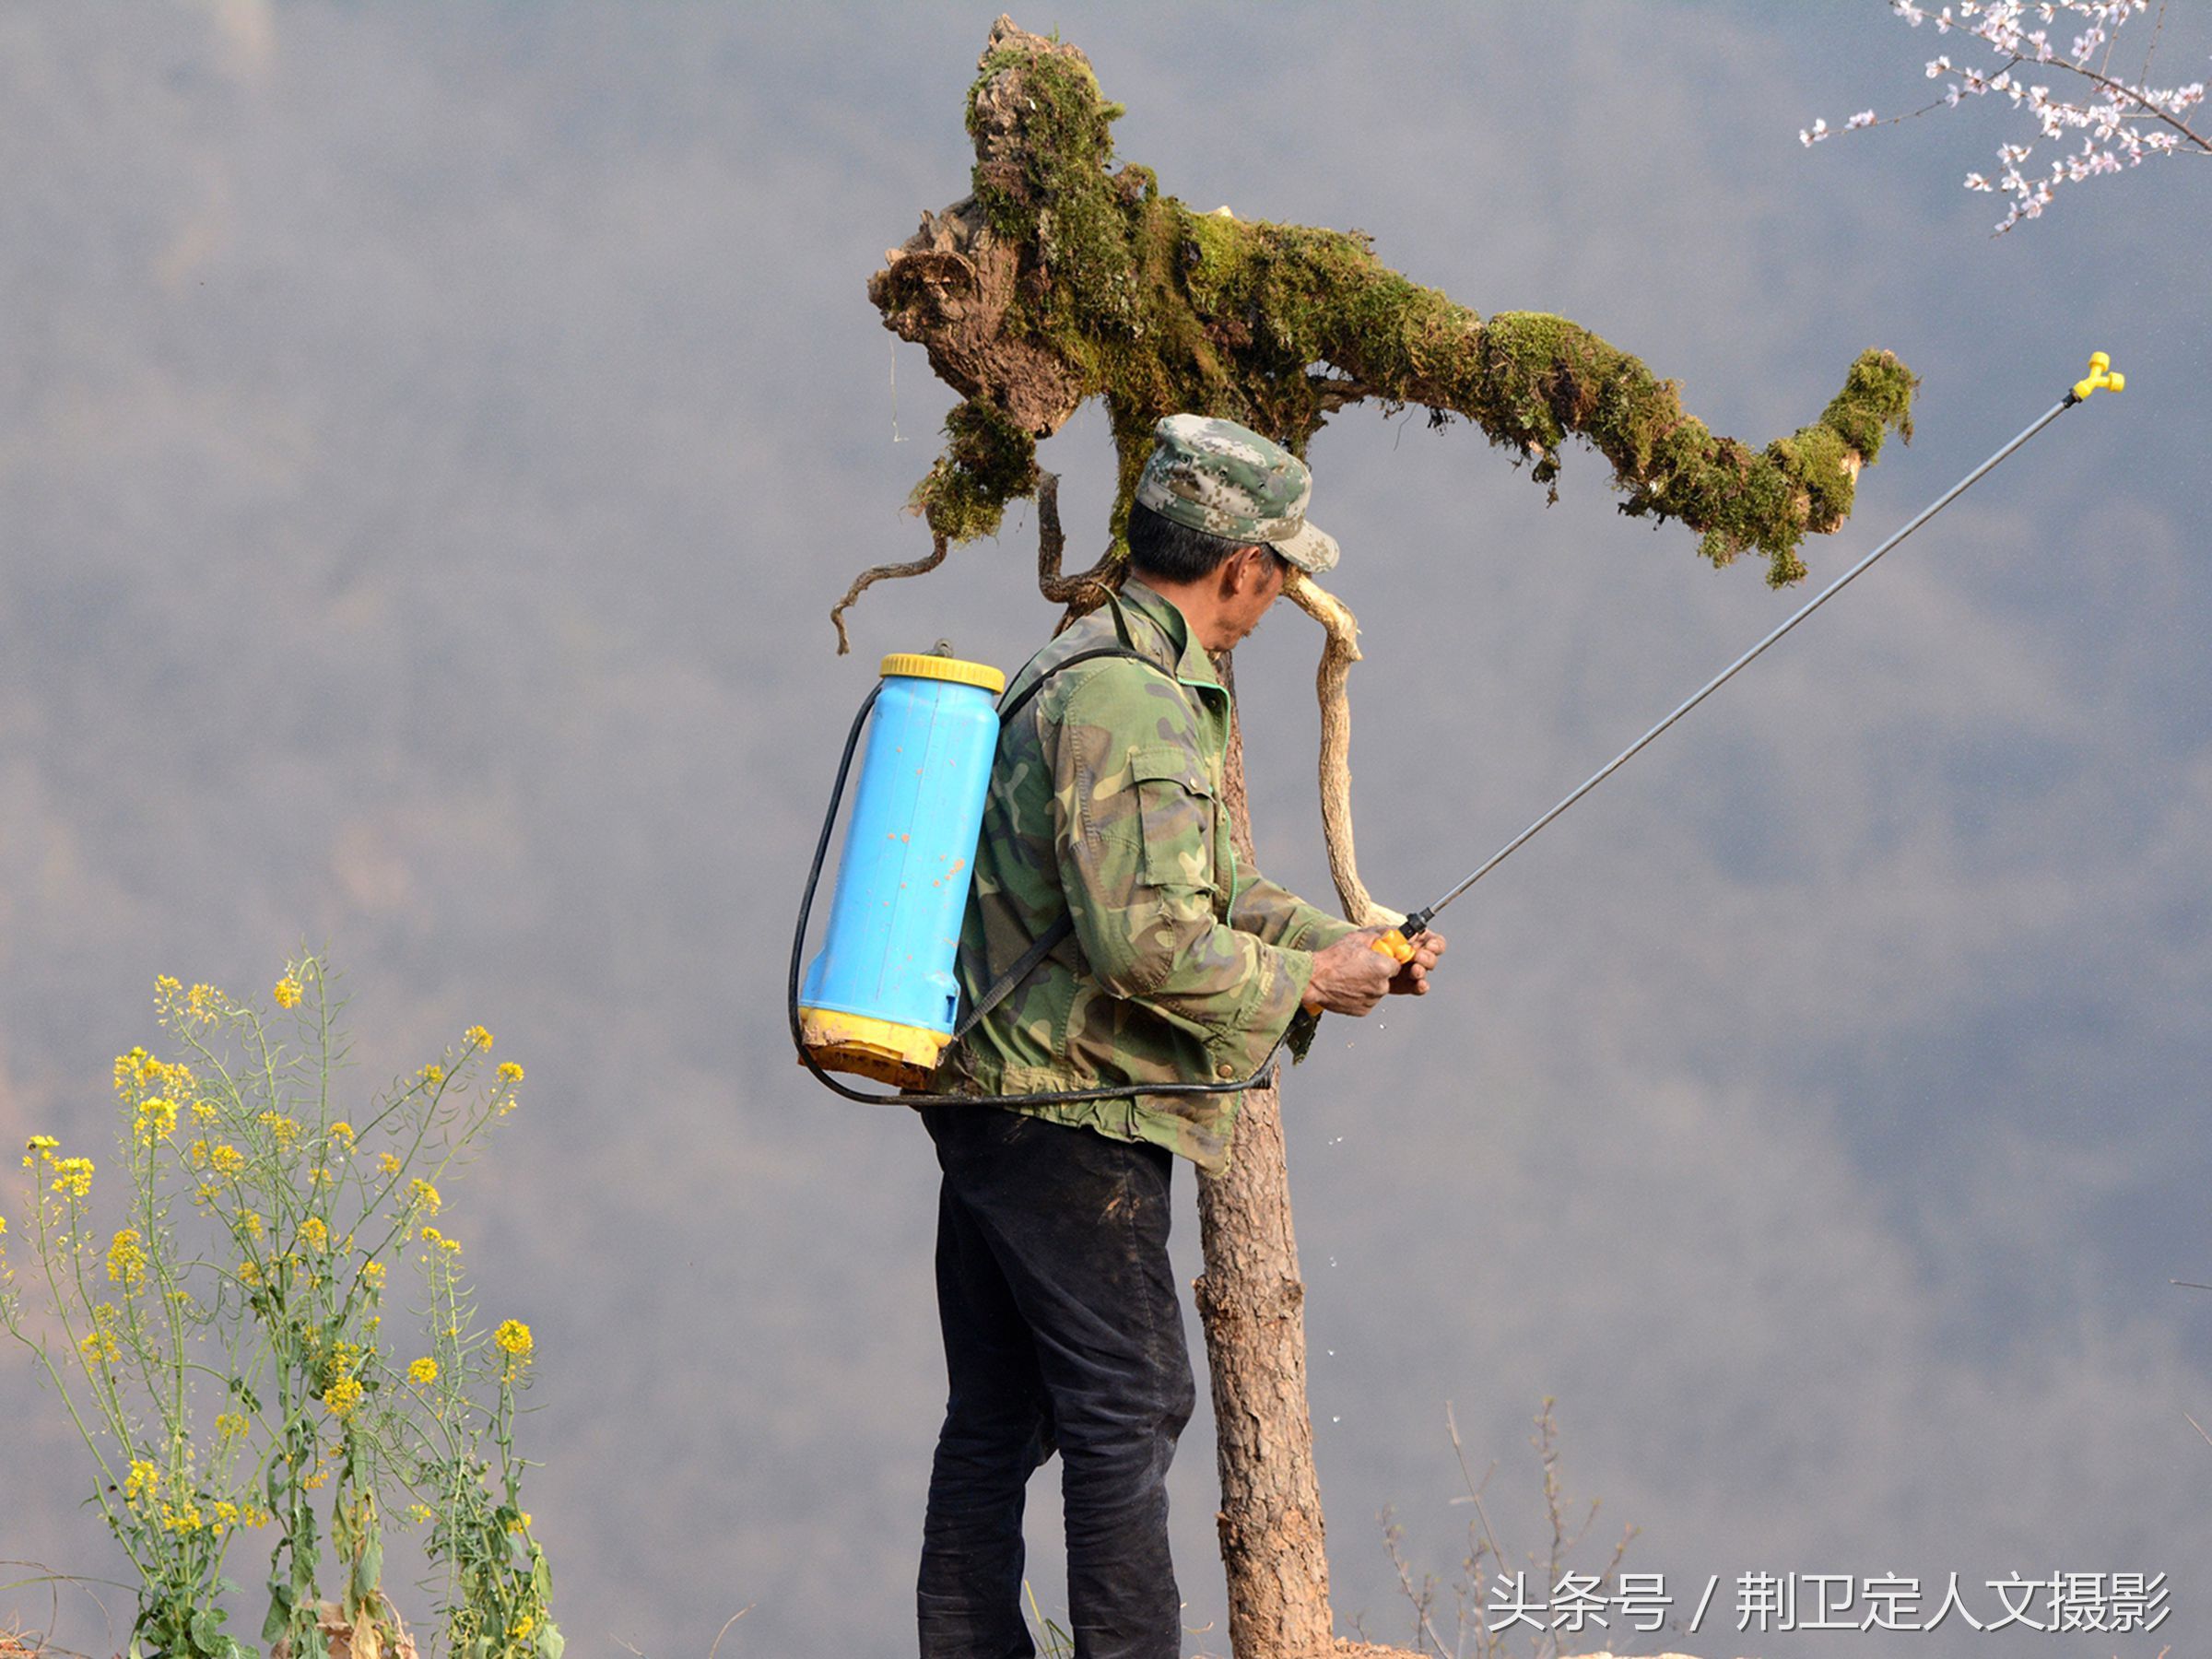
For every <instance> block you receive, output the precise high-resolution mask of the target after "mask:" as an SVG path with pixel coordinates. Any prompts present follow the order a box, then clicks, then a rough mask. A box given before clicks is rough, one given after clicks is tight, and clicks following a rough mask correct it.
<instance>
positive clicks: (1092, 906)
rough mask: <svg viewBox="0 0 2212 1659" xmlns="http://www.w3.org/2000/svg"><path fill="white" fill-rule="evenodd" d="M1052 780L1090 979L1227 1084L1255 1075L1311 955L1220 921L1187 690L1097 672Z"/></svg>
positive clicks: (1068, 708)
mask: <svg viewBox="0 0 2212 1659" xmlns="http://www.w3.org/2000/svg"><path fill="white" fill-rule="evenodd" d="M1053 802H1054V808H1053V836H1054V851H1055V852H1056V853H1057V854H1058V857H1059V863H1060V885H1061V889H1062V891H1063V893H1064V895H1065V898H1066V900H1067V906H1068V910H1069V912H1070V914H1071V915H1072V916H1073V918H1074V921H1075V934H1076V940H1077V944H1079V945H1080V946H1081V947H1082V949H1083V954H1084V956H1085V958H1086V959H1088V962H1089V964H1090V971H1091V973H1092V976H1093V977H1094V978H1095V979H1096V980H1097V981H1098V982H1099V983H1100V985H1101V986H1102V987H1103V988H1104V989H1106V990H1107V991H1108V992H1110V993H1111V994H1113V995H1115V996H1120V997H1125V998H1127V999H1129V1000H1131V1001H1134V1002H1138V1003H1141V1004H1143V1005H1145V1006H1147V1007H1148V1008H1150V1009H1152V1010H1153V1011H1154V1012H1155V1013H1157V1014H1159V1016H1160V1017H1161V1018H1164V1019H1167V1020H1168V1021H1170V1022H1171V1023H1172V1024H1174V1025H1176V1026H1179V1027H1181V1028H1182V1029H1183V1030H1186V1031H1189V1032H1190V1033H1192V1034H1193V1035H1194V1036H1195V1037H1197V1038H1198V1039H1199V1041H1201V1042H1202V1043H1203V1044H1204V1045H1205V1047H1206V1055H1207V1058H1208V1060H1209V1061H1211V1062H1212V1063H1213V1068H1214V1072H1215V1075H1216V1077H1241V1076H1243V1075H1244V1074H1246V1073H1248V1072H1250V1071H1252V1070H1253V1069H1254V1068H1255V1067H1257V1066H1258V1065H1259V1064H1260V1062H1261V1061H1262V1060H1263V1059H1264V1058H1265V1056H1266V1053H1267V1052H1268V1050H1269V1049H1271V1048H1272V1047H1273V1046H1274V1045H1275V1041H1276V1039H1277V1037H1279V1036H1280V1035H1281V1034H1282V1033H1283V1031H1284V1030H1285V1029H1286V1028H1287V1027H1288V1025H1289V1023H1290V1018H1291V1017H1292V1016H1293V1015H1294V1014H1296V1013H1297V1012H1298V1006H1299V1002H1300V998H1301V997H1302V996H1303V995H1304V994H1305V990H1306V985H1307V982H1309V981H1310V980H1311V979H1312V976H1313V959H1312V954H1311V952H1310V951H1308V950H1306V949H1304V948H1300V947H1296V946H1293V945H1287V944H1277V943H1274V942H1271V941H1269V940H1267V939H1265V938H1263V937H1261V936H1260V935H1258V934H1256V933H1253V932H1246V931H1242V930H1241V929H1239V928H1237V927H1235V926H1232V925H1231V924H1230V923H1229V922H1228V921H1227V920H1225V919H1224V915H1223V913H1222V912H1226V911H1227V910H1228V909H1229V906H1228V904H1227V902H1226V897H1227V896H1226V895H1222V894H1221V893H1220V891H1219V886H1220V884H1221V883H1223V882H1226V881H1227V880H1228V879H1229V871H1228V870H1227V869H1226V868H1221V869H1217V867H1216V857H1215V849H1216V844H1217V825H1216V818H1215V814H1216V803H1215V801H1214V797H1213V793H1212V784H1211V782H1210V781H1209V779H1208V777H1207V773H1206V765H1205V760H1204V751H1203V749H1202V747H1200V744H1199V742H1198V736H1197V733H1196V730H1195V728H1194V725H1193V724H1192V716H1191V714H1190V712H1189V709H1188V706H1187V704H1185V703H1184V701H1183V700H1182V695H1181V693H1180V692H1179V691H1178V690H1177V689H1176V688H1174V687H1173V686H1172V685H1171V684H1168V683H1166V682H1163V681H1161V680H1160V679H1159V677H1158V676H1155V675H1150V674H1147V673H1145V672H1144V671H1142V670H1138V669H1133V668H1122V667H1119V666H1116V665H1108V666H1106V667H1103V668H1101V669H1100V670H1098V671H1096V672H1095V673H1093V674H1092V675H1091V676H1089V677H1088V678H1086V679H1085V680H1084V681H1083V682H1082V683H1081V684H1080V685H1078V686H1077V688H1076V689H1075V690H1074V692H1073V694H1072V695H1071V696H1070V697H1069V699H1068V701H1067V703H1066V705H1065V712H1063V714H1062V717H1061V720H1060V722H1059V734H1058V742H1057V744H1056V746H1055V747H1054V750H1053ZM1277 890H1279V889H1277ZM1217 905H1218V909H1217ZM1317 913H1318V912H1317Z"/></svg>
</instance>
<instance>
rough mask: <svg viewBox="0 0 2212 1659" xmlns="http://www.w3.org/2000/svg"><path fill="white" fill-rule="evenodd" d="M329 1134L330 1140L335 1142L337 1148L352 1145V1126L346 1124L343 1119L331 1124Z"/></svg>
mask: <svg viewBox="0 0 2212 1659" xmlns="http://www.w3.org/2000/svg"><path fill="white" fill-rule="evenodd" d="M329 1133H330V1138H331V1139H332V1140H334V1141H335V1142H336V1143H337V1144H338V1145H339V1146H341V1147H350V1146H352V1145H353V1125H352V1124H349V1123H347V1121H346V1120H345V1119H344V1118H340V1119H339V1120H338V1121H337V1122H336V1123H335V1124H332V1125H331V1126H330V1131H329Z"/></svg>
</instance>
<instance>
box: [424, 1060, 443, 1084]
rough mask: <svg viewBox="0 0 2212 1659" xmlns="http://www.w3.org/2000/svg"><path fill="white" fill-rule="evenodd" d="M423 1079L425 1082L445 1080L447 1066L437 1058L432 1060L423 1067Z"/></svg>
mask: <svg viewBox="0 0 2212 1659" xmlns="http://www.w3.org/2000/svg"><path fill="white" fill-rule="evenodd" d="M422 1080H423V1081H424V1082H425V1083H442V1082H444V1081H445V1067H444V1066H442V1065H439V1064H438V1063H437V1062H436V1061H435V1060H433V1061H431V1062H430V1064H429V1065H426V1066H424V1067H423V1068H422Z"/></svg>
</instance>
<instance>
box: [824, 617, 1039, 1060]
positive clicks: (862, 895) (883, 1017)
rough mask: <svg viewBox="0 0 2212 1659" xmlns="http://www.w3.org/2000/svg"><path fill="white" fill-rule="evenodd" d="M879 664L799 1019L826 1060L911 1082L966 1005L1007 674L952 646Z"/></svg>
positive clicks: (940, 1046)
mask: <svg viewBox="0 0 2212 1659" xmlns="http://www.w3.org/2000/svg"><path fill="white" fill-rule="evenodd" d="M882 672H883V688H882V690H881V692H880V693H879V694H878V695H877V699H876V708H875V711H874V712H873V713H871V714H870V716H869V718H868V731H867V738H866V744H865V749H864V751H863V753H862V756H861V762H860V778H859V782H858V783H857V784H856V786H855V787H854V790H853V816H852V818H851V820H850V822H849V824H848V826H847V828H846V830H845V845H844V852H843V854H842V856H841V860H840V862H839V864H838V869H837V886H836V888H835V889H834V891H833V892H832V894H831V897H830V921H829V926H828V931H827V934H826V936H825V937H824V939H823V942H822V948H821V951H820V954H818V956H817V957H816V958H815V959H814V961H813V963H812V965H811V966H809V967H808V969H807V971H806V981H805V983H804V984H803V986H802V987H801V989H800V993H799V1024H800V1032H801V1036H802V1038H803V1040H804V1041H805V1042H806V1048H807V1051H808V1052H809V1053H811V1054H812V1055H813V1056H814V1059H815V1062H816V1064H818V1065H820V1066H822V1067H823V1068H824V1069H825V1070H829V1071H843V1072H852V1073H855V1074H857V1075H859V1076H861V1077H874V1078H876V1079H877V1080H878V1081H880V1082H885V1083H893V1084H897V1085H898V1086H900V1088H920V1087H922V1086H923V1085H924V1084H926V1083H927V1082H928V1081H929V1077H930V1074H931V1072H933V1071H934V1070H935V1068H936V1064H937V1056H938V1055H939V1053H942V1052H943V1050H944V1048H945V1045H946V1044H947V1042H949V1041H951V1040H952V1028H953V1023H954V1020H955V1019H956V1018H957V1017H958V1016H959V1006H960V988H959V981H957V980H956V979H955V978H954V977H953V964H954V960H955V959H956V958H957V957H958V955H959V944H960V922H961V918H962V916H963V915H964V914H965V912H966V911H967V908H968V887H969V883H970V881H971V879H972V878H973V876H974V866H975V843H976V837H977V835H978V834H979V833H980V832H981V830H982V822H983V798H984V796H985V794H987V793H988V792H989V790H990V785H991V762H992V759H993V757H994V755H995V754H996V752H997V749H998V708H997V702H998V695H999V693H1000V692H1002V691H1004V690H1005V689H1006V676H1005V675H1003V674H1001V673H1000V672H999V671H998V670H997V669H995V668H993V667H989V666H987V665H984V664H982V663H964V662H961V661H959V659H957V658H954V657H950V656H921V655H908V654H894V655H891V656H887V657H885V658H884V659H883V669H882Z"/></svg>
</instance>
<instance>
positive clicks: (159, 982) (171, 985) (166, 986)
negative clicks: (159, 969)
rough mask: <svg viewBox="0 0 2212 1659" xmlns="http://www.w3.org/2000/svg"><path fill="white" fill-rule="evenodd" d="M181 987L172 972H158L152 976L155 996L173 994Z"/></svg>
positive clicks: (181, 988)
mask: <svg viewBox="0 0 2212 1659" xmlns="http://www.w3.org/2000/svg"><path fill="white" fill-rule="evenodd" d="M183 989H184V987H183V986H182V985H181V984H179V983H178V982H177V977H176V975H175V974H173V973H160V974H156V975H155V976H154V994H155V995H156V996H174V995H176V994H177V993H178V992H180V991H182V990H183Z"/></svg>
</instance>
